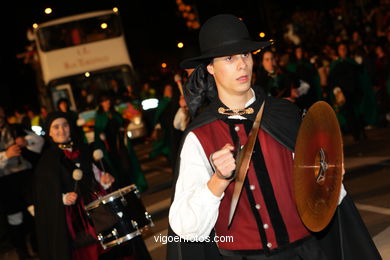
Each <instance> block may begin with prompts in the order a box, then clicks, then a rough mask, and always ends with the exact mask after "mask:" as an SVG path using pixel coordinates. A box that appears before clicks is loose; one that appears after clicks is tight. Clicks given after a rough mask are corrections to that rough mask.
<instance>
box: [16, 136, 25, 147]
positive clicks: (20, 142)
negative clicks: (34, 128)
mask: <svg viewBox="0 0 390 260" xmlns="http://www.w3.org/2000/svg"><path fill="white" fill-rule="evenodd" d="M15 143H16V144H17V145H19V147H26V146H27V141H26V139H25V138H24V137H16V139H15Z"/></svg>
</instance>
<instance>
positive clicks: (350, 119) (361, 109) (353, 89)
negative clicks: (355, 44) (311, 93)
mask: <svg viewBox="0 0 390 260" xmlns="http://www.w3.org/2000/svg"><path fill="white" fill-rule="evenodd" d="M337 50H338V54H339V58H338V59H337V60H336V61H334V62H333V63H332V64H331V66H330V73H329V86H330V89H331V93H330V95H331V97H330V102H331V104H332V105H333V107H334V109H335V111H336V113H337V117H338V119H339V122H340V125H341V126H342V128H343V130H344V131H346V132H349V133H351V134H352V136H353V138H354V139H355V140H356V141H358V140H360V139H361V138H362V137H363V138H365V137H366V135H365V132H364V126H365V125H373V124H375V121H376V116H377V109H376V104H375V98H374V94H373V90H372V87H371V84H370V81H369V79H368V74H367V72H366V70H365V69H364V67H363V65H359V64H357V63H356V62H355V61H354V60H352V59H351V58H349V57H348V51H347V45H346V44H345V43H340V44H339V45H338V49H337ZM337 96H339V97H340V96H344V98H337Z"/></svg>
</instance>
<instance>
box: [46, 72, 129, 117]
mask: <svg viewBox="0 0 390 260" xmlns="http://www.w3.org/2000/svg"><path fill="white" fill-rule="evenodd" d="M134 78H135V75H134V71H133V70H132V69H131V68H130V67H129V66H127V65H123V66H117V67H113V68H107V69H104V70H100V71H95V72H94V73H91V74H90V75H88V77H86V76H85V75H84V74H80V75H74V76H70V77H66V78H62V79H59V80H55V81H52V82H51V84H50V90H51V95H52V100H53V103H54V105H56V104H57V102H58V100H59V99H60V98H66V99H68V100H69V101H70V105H71V107H72V109H73V110H75V111H78V112H82V111H85V110H89V109H95V108H96V106H97V105H98V98H99V96H100V95H101V94H104V93H105V94H107V93H110V94H113V93H114V92H115V94H116V95H115V97H116V98H118V101H122V99H123V98H125V97H124V96H122V95H124V93H125V92H126V87H127V86H134V85H135V82H134ZM111 92H112V93H111ZM113 101H115V100H113Z"/></svg>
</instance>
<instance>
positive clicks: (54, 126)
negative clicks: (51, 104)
mask: <svg viewBox="0 0 390 260" xmlns="http://www.w3.org/2000/svg"><path fill="white" fill-rule="evenodd" d="M49 136H50V137H51V138H52V139H53V141H54V142H55V143H67V142H69V141H70V127H69V123H68V121H67V120H66V119H65V118H62V117H60V118H57V119H55V120H54V121H53V122H52V123H51V125H50V132H49Z"/></svg>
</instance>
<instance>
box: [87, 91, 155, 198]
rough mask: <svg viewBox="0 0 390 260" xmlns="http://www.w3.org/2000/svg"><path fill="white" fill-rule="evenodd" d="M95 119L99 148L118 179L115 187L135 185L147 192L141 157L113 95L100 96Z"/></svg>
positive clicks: (96, 138) (95, 131) (96, 142)
mask: <svg viewBox="0 0 390 260" xmlns="http://www.w3.org/2000/svg"><path fill="white" fill-rule="evenodd" d="M99 100H100V102H99V107H98V109H97V112H96V118H95V126H94V133H95V137H94V138H95V139H94V140H95V145H96V147H98V148H99V149H101V150H102V151H103V154H104V158H105V160H106V162H107V163H108V164H109V167H110V169H111V173H112V175H113V176H114V177H115V179H116V183H115V187H116V188H122V187H125V186H128V185H130V184H135V185H136V186H137V188H138V189H139V191H140V192H143V191H145V190H146V189H147V186H148V185H147V182H146V179H145V176H144V174H143V172H142V169H141V166H140V163H139V161H138V158H137V155H136V153H135V151H134V148H133V146H132V143H131V140H130V138H128V136H127V131H126V125H124V120H123V118H122V116H121V115H120V114H119V113H118V112H117V111H116V110H115V108H114V106H113V105H112V103H111V97H110V96H109V94H103V95H102V96H101V97H100V99H99Z"/></svg>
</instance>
